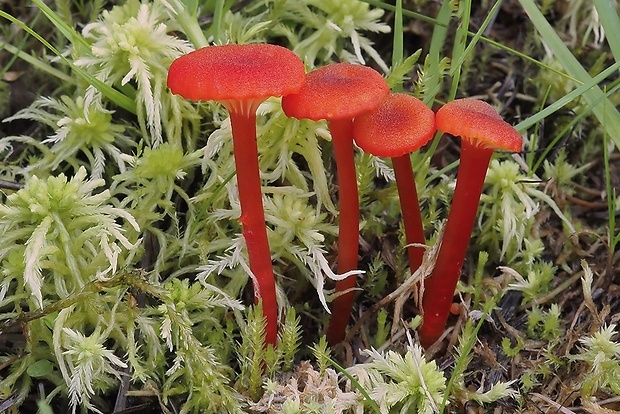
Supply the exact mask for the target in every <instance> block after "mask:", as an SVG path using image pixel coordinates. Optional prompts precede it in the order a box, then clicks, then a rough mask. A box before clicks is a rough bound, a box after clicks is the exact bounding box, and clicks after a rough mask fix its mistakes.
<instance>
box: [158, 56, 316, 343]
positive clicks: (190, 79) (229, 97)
mask: <svg viewBox="0 0 620 414" xmlns="http://www.w3.org/2000/svg"><path fill="white" fill-rule="evenodd" d="M304 81H305V68H304V65H303V62H302V61H301V60H300V59H299V58H298V57H297V55H295V54H294V53H293V52H291V51H290V50H288V49H286V48H283V47H281V46H275V45H268V44H248V45H234V44H230V45H223V46H209V47H204V48H202V49H198V50H196V51H193V52H191V53H188V54H186V55H184V56H181V57H179V58H178V59H176V60H175V61H174V62H172V65H171V66H170V69H169V71H168V87H169V88H170V90H171V91H172V93H175V94H179V95H181V96H182V97H184V98H186V99H191V100H196V101H198V100H205V101H217V102H220V103H221V104H222V105H224V106H225V107H226V109H228V113H229V115H230V122H231V126H232V135H233V146H234V157H235V165H236V169H237V186H238V188H239V202H240V204H241V217H239V221H240V222H241V224H242V226H243V237H244V239H245V243H246V246H247V250H248V257H249V261H250V269H251V270H252V273H253V281H254V297H255V301H256V302H258V300H259V299H260V300H262V304H263V315H264V317H265V319H266V329H265V342H266V344H275V343H276V340H277V331H278V314H277V302H276V290H275V278H274V274H273V265H272V262H271V253H270V250H269V242H268V240H267V229H266V225H265V214H264V211H263V199H262V192H261V181H260V172H259V167H258V149H257V146H256V109H257V108H258V106H259V105H260V104H261V102H263V101H264V100H265V99H267V98H268V97H271V96H283V95H286V94H289V93H293V92H297V91H299V90H300V89H301V87H302V86H303V84H304Z"/></svg>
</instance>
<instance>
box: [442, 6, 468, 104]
mask: <svg viewBox="0 0 620 414" xmlns="http://www.w3.org/2000/svg"><path fill="white" fill-rule="evenodd" d="M470 15H471V0H463V1H461V2H459V14H458V16H459V25H458V27H457V28H456V35H455V38H454V45H453V46H452V63H451V64H450V75H452V85H451V86H450V95H449V98H448V100H449V101H451V100H453V99H454V98H455V97H456V92H457V91H458V88H459V81H460V79H461V72H462V68H463V62H464V61H465V44H466V43H467V33H468V31H469V20H470ZM474 41H475V38H474V39H472V43H474Z"/></svg>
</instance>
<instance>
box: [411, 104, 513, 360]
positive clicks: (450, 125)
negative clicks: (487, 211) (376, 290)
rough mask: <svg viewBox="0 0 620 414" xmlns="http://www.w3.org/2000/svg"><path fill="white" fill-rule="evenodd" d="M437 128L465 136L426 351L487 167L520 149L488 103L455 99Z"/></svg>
mask: <svg viewBox="0 0 620 414" xmlns="http://www.w3.org/2000/svg"><path fill="white" fill-rule="evenodd" d="M436 122H437V129H438V130H440V131H442V132H445V133H448V134H451V135H454V136H460V137H461V162H460V166H459V171H458V175H457V181H456V188H455V190H454V197H453V199H452V206H451V208H450V213H449V214H448V221H447V223H446V227H445V230H444V235H443V240H442V242H441V246H440V248H439V253H438V256H437V263H436V265H435V268H434V269H433V272H432V274H431V276H430V277H429V278H428V279H426V281H425V282H424V296H423V299H422V309H423V313H424V315H423V316H424V318H423V322H422V326H421V327H420V331H419V334H420V342H421V343H422V346H424V347H425V348H428V347H429V346H430V345H432V344H433V343H434V342H435V341H436V340H437V339H438V338H439V337H440V336H441V334H442V332H443V329H444V327H445V324H446V321H447V319H448V315H449V313H450V307H451V304H452V298H453V297H454V290H455V288H456V283H457V282H458V280H459V278H460V275H461V267H462V266H463V262H464V261H465V254H466V252H467V247H468V246H469V240H470V238H471V232H472V229H473V226H474V221H475V219H476V212H477V210H478V203H479V201H480V194H481V192H482V186H483V184H484V179H485V177H486V172H487V168H488V166H489V162H490V160H491V156H492V155H493V151H494V150H496V149H500V150H506V151H513V152H518V151H521V146H522V139H521V136H520V135H519V133H518V132H517V131H516V130H515V129H514V128H513V127H512V126H511V125H510V124H508V123H507V122H505V121H504V120H503V119H502V117H501V116H500V115H499V114H498V113H497V111H495V109H494V108H493V107H492V106H491V105H489V104H488V103H486V102H483V101H481V100H478V99H473V98H467V99H457V100H455V101H452V102H449V103H447V104H446V105H444V106H443V107H441V108H440V109H439V111H437V116H436Z"/></svg>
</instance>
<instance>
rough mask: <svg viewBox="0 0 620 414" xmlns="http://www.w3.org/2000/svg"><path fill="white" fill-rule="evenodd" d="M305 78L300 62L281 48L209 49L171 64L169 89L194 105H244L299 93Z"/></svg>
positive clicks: (273, 46) (204, 48)
mask: <svg viewBox="0 0 620 414" xmlns="http://www.w3.org/2000/svg"><path fill="white" fill-rule="evenodd" d="M305 75H306V71H305V68H304V64H303V62H302V61H301V59H299V57H297V55H296V54H295V53H293V52H292V51H290V50H288V49H286V48H284V47H282V46H276V45H269V44H248V45H234V44H230V45H222V46H207V47H203V48H202V49H198V50H195V51H193V52H190V53H188V54H186V55H183V56H181V57H179V58H177V59H176V60H175V61H174V62H172V65H170V69H169V70H168V87H169V88H170V90H171V91H172V93H175V94H179V95H181V96H182V97H184V98H185V99H191V100H194V101H198V100H205V101H207V100H212V101H233V100H239V101H241V100H249V99H256V98H267V97H270V96H283V95H286V94H289V93H292V92H297V91H299V89H301V87H302V86H303V84H304V81H305Z"/></svg>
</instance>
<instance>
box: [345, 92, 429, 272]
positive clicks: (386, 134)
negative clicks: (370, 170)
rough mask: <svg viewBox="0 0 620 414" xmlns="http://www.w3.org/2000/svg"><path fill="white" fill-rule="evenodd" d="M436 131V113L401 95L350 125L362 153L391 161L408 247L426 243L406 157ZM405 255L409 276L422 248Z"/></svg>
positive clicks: (410, 168)
mask: <svg viewBox="0 0 620 414" xmlns="http://www.w3.org/2000/svg"><path fill="white" fill-rule="evenodd" d="M435 131H436V128H435V113H434V112H433V111H432V110H431V109H430V108H429V107H427V106H426V105H424V103H423V102H422V101H420V100H419V99H417V98H415V97H413V96H411V95H407V94H404V93H393V94H390V95H388V97H386V98H385V99H384V100H383V101H381V103H380V104H379V106H377V107H376V108H375V109H373V110H372V111H370V112H366V113H365V114H363V115H361V116H359V117H357V118H355V121H354V122H353V137H354V139H355V142H356V143H357V145H358V146H359V147H360V148H361V149H363V150H364V151H366V152H368V153H370V154H373V155H376V156H378V157H390V158H391V159H392V166H393V167H394V175H395V177H396V187H397V188H398V197H399V199H400V205H401V210H402V214H403V222H404V225H405V236H406V239H407V244H411V243H418V244H424V243H425V239H424V229H423V228H422V216H421V215H420V205H419V202H418V194H417V191H416V185H415V179H414V176H413V169H412V167H411V159H410V158H409V154H410V153H412V152H415V151H417V150H418V149H420V148H421V147H422V146H424V145H425V144H426V143H427V142H428V141H429V140H430V139H431V138H432V137H433V135H434V134H435ZM407 253H408V255H409V266H410V268H411V272H415V271H416V270H417V269H418V267H420V265H421V264H422V258H423V256H424V248H423V247H414V246H409V247H408V248H407Z"/></svg>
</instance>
